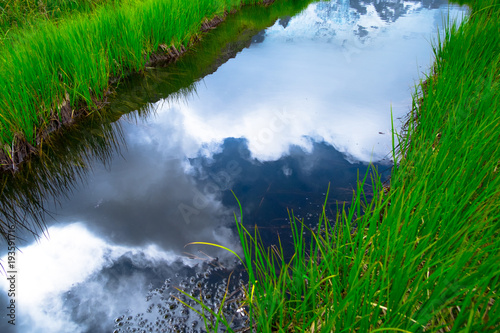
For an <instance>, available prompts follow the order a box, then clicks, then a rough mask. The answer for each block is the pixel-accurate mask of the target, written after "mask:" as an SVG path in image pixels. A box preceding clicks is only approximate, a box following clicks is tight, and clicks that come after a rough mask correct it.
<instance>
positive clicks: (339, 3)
mask: <svg viewBox="0 0 500 333" xmlns="http://www.w3.org/2000/svg"><path fill="white" fill-rule="evenodd" d="M273 6H277V7H275V8H274V9H272V8H273V7H271V9H269V8H258V7H248V8H245V9H243V10H242V11H241V12H240V13H238V14H235V15H230V16H229V17H228V19H227V20H226V22H225V23H223V24H222V25H221V26H220V27H218V28H217V29H216V30H214V31H212V32H211V33H210V34H209V35H207V36H206V37H205V38H204V39H203V41H202V42H201V43H199V44H198V45H196V46H195V47H194V50H192V51H190V52H189V53H188V54H186V55H185V56H184V57H183V58H181V59H180V60H179V61H178V62H177V63H175V64H174V65H171V66H168V67H166V68H154V69H153V68H151V69H147V70H146V71H145V72H144V73H141V74H137V75H133V76H132V77H131V78H129V79H128V80H126V81H124V82H122V83H121V84H120V85H119V87H118V89H117V93H116V94H115V95H114V96H112V97H111V99H110V101H109V105H108V109H109V112H108V114H107V115H106V116H104V117H93V118H92V117H91V118H89V119H87V120H86V121H84V122H83V123H82V124H80V125H79V126H77V127H76V128H73V129H71V130H69V131H67V133H64V135H63V136H62V137H61V138H60V139H59V140H56V142H55V143H54V144H53V145H52V146H50V147H47V148H46V149H45V150H44V156H42V158H41V159H39V160H37V161H33V163H32V166H31V167H26V168H24V169H23V170H22V171H21V172H20V173H19V175H17V176H16V177H17V179H14V177H11V176H8V177H7V176H6V177H4V178H5V179H3V180H2V181H3V184H4V185H3V187H4V190H3V191H4V192H3V196H4V199H3V203H2V210H3V212H4V213H3V215H4V216H3V218H4V219H5V218H6V219H9V218H12V219H14V218H22V219H25V220H26V221H28V223H29V224H30V225H32V226H34V227H35V229H36V226H37V225H38V224H40V223H45V227H46V229H44V230H45V231H44V233H43V234H41V235H40V237H38V239H37V240H36V241H35V240H34V238H37V237H36V236H35V237H34V236H33V235H32V233H30V232H29V231H27V230H18V233H19V237H23V238H24V239H25V241H24V242H20V243H19V244H18V246H19V248H20V253H19V255H18V267H19V275H18V276H19V280H18V285H17V290H18V291H19V292H18V295H17V303H18V308H17V325H16V328H17V332H113V331H114V330H115V331H116V332H126V331H128V330H127V329H130V331H132V328H135V329H137V331H140V330H139V329H146V328H148V329H149V328H151V331H154V332H156V331H158V332H163V331H165V332H170V331H175V330H173V327H174V326H173V325H174V324H175V325H178V326H176V328H177V329H178V330H179V331H180V332H187V331H189V330H191V329H192V330H193V331H196V332H201V329H202V325H201V324H200V323H198V324H196V322H194V320H195V319H194V318H190V316H191V317H192V316H193V314H189V313H184V312H182V309H181V307H178V308H177V310H178V312H175V311H174V310H176V309H174V308H176V306H175V305H172V304H173V303H172V302H171V301H172V300H168V299H166V298H167V297H163V296H162V295H161V294H162V293H164V294H165V295H167V293H168V290H169V288H171V286H173V285H178V286H182V285H185V286H187V285H188V284H196V283H198V282H200V281H202V283H204V284H206V286H207V288H208V289H209V288H210V285H208V284H207V283H213V286H215V287H214V288H217V281H219V283H220V281H222V280H223V279H224V278H227V276H226V274H227V272H229V271H231V270H232V269H233V268H234V267H237V266H238V265H237V263H235V258H234V256H232V255H231V254H230V253H227V252H226V251H223V250H221V249H217V248H212V247H208V246H187V247H186V244H188V243H190V242H195V241H203V242H212V243H217V244H221V245H223V246H226V247H229V248H231V249H234V250H235V251H239V249H240V246H239V239H238V237H237V234H236V229H235V219H234V215H233V213H234V212H237V211H238V206H237V202H236V200H235V199H234V197H233V194H232V193H231V191H230V190H232V191H233V192H234V193H235V194H236V196H237V197H238V198H239V200H240V202H241V204H242V207H243V223H244V224H245V225H246V226H248V227H249V228H252V226H255V225H257V226H258V227H259V230H262V235H263V239H264V241H265V242H266V243H268V244H269V245H271V244H272V243H273V242H275V241H276V240H277V235H279V236H280V237H281V239H282V240H283V239H285V240H286V239H289V237H290V235H289V230H290V229H289V224H288V223H289V221H288V213H287V209H288V210H289V211H293V212H294V214H295V215H296V216H297V217H298V218H301V219H304V221H305V222H306V223H307V224H308V225H310V226H314V224H315V223H317V221H318V215H319V214H320V213H321V207H322V205H323V203H324V202H325V196H326V191H327V188H328V184H331V185H330V186H331V187H330V191H329V194H328V201H327V205H326V206H327V212H328V213H329V214H331V216H332V217H334V216H335V212H336V207H337V204H343V203H346V204H349V202H350V200H351V197H352V192H353V189H354V188H356V181H357V179H358V173H359V174H361V175H363V174H364V173H365V172H366V170H367V168H368V167H369V165H370V163H372V164H373V167H374V168H376V169H377V170H378V171H379V172H380V173H381V174H382V177H387V176H388V173H389V171H390V168H391V165H392V156H391V154H390V151H391V142H392V141H391V140H392V137H391V126H392V125H391V110H392V116H393V118H394V120H395V126H396V129H398V128H400V127H401V121H402V119H404V117H405V115H407V114H408V112H409V111H410V108H411V96H412V94H413V93H414V86H415V83H416V82H418V80H419V79H423V78H425V74H426V73H428V72H429V68H430V66H431V63H432V49H431V41H432V40H433V38H434V36H436V34H437V29H438V28H442V26H443V22H444V21H445V20H446V18H447V17H455V18H459V17H461V16H462V15H463V14H464V13H465V12H464V9H462V8H460V7H456V6H452V5H448V4H447V2H446V1H442V0H423V1H399V0H390V1H389V0H387V1H384V0H376V1H372V0H366V1H358V0H351V1H346V0H332V1H323V2H316V3H312V4H309V5H307V4H306V5H304V1H302V2H301V1H295V2H293V1H290V4H289V5H279V4H275V5H273ZM34 170H36V172H34ZM368 192H369V188H368ZM16 205H17V206H16ZM5 253H6V250H5V247H3V248H2V249H0V255H2V256H3V259H2V260H3V261H4V262H5V261H6V257H5ZM222 267H224V268H222ZM205 275H206V276H205ZM4 280H5V279H1V280H0V286H1V288H2V289H3V290H7V282H6V281H4ZM236 280H237V279H236ZM166 281H167V282H166ZM8 301H9V299H8V298H7V296H6V293H3V292H2V295H1V297H0V308H2V309H5V308H6V306H7V304H8ZM155 302H156V303H155ZM162 302H163V303H162ZM168 302H170V303H168ZM161 304H163V305H161ZM165 304H167V305H168V306H165ZM167 307H170V310H172V311H171V312H170V313H171V314H170V315H168V311H167V309H166V308H167ZM3 312H5V311H3ZM3 312H2V313H1V314H0V316H1V317H2V322H1V323H0V331H1V332H11V331H12V332H16V330H12V328H13V327H11V326H9V325H8V324H7V317H5V314H4V313H3ZM172 316H173V317H175V316H185V317H186V320H184V321H182V322H181V321H179V322H175V321H172ZM169 318H170V321H169ZM187 318H190V319H189V320H188V319H187ZM155 322H158V324H155ZM182 323H185V325H186V326H182V325H183V324H182ZM153 324H154V325H153ZM148 325H149V326H148ZM179 325H181V326H179ZM187 327H189V330H188V328H187Z"/></svg>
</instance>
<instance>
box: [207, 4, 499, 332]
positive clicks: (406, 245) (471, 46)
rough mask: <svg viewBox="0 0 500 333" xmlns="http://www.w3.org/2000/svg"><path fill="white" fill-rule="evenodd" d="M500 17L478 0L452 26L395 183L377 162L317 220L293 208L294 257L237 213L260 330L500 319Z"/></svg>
mask: <svg viewBox="0 0 500 333" xmlns="http://www.w3.org/2000/svg"><path fill="white" fill-rule="evenodd" d="M498 17H500V4H499V2H498V1H496V0H481V1H476V2H474V4H473V5H472V14H471V15H470V17H469V18H468V19H467V20H466V21H465V22H464V23H463V24H462V25H461V26H459V27H457V26H456V25H454V24H449V25H448V26H447V28H446V31H445V34H444V38H443V39H442V40H439V41H438V44H437V45H436V46H435V55H436V60H435V65H434V68H433V74H432V75H430V76H429V77H428V78H427V79H426V80H425V81H424V82H421V84H420V86H419V87H418V91H417V93H416V94H415V96H414V109H413V112H412V114H411V115H410V119H409V121H408V126H407V130H406V132H405V133H404V134H403V135H401V136H398V135H395V136H394V138H395V139H394V147H393V151H394V155H395V156H394V158H395V160H397V163H396V166H395V167H394V170H393V173H392V177H391V181H390V187H384V186H382V184H381V182H380V178H379V177H378V176H377V175H376V173H375V174H374V176H373V178H372V184H373V191H374V198H373V200H371V201H370V202H368V200H367V199H366V196H365V193H364V191H363V186H364V184H365V183H366V182H367V179H368V178H369V177H368V176H369V174H367V175H365V176H364V178H363V179H362V180H361V181H360V183H359V185H358V188H357V191H356V192H355V194H354V197H353V200H352V202H353V204H352V205H351V207H340V208H339V213H338V214H337V216H335V217H334V219H333V221H331V220H329V219H328V217H327V216H326V214H325V211H323V214H322V216H321V218H320V221H319V226H318V228H317V231H313V230H308V228H307V227H306V226H305V225H304V224H303V223H302V222H301V221H299V220H297V219H294V218H293V216H292V219H291V220H292V221H293V222H292V223H291V227H292V231H293V239H294V245H295V252H294V254H293V256H292V257H291V259H286V254H285V253H283V250H282V246H281V244H279V245H278V246H274V247H271V248H269V249H266V248H264V247H263V246H262V242H261V241H260V238H259V234H258V232H255V233H254V234H250V233H249V232H248V231H247V230H246V229H245V228H244V227H243V225H242V224H240V223H238V222H237V225H238V228H239V234H240V238H241V244H242V246H243V250H244V254H245V259H244V263H245V266H246V269H247V271H248V274H249V284H248V286H247V290H246V295H247V296H246V304H247V310H248V315H249V320H250V322H249V326H250V327H254V329H255V331H256V332H311V333H312V332H334V331H335V332H336V331H338V332H499V331H500V302H499V301H500V300H499V296H498V293H499V291H500V265H499V263H500V238H499V233H500V177H499V173H500V146H499V144H498V142H499V140H500V114H499V111H498V110H499V109H500V94H499V84H500V83H499V82H500V68H499V64H500V24H499V21H498ZM240 213H241V212H240ZM292 215H293V213H292ZM304 231H308V232H309V234H310V235H311V236H310V237H309V236H308V237H306V236H304ZM309 238H310V240H309ZM221 308H222V307H221ZM204 310H206V312H205V314H207V313H211V314H212V315H215V316H216V317H217V322H215V323H211V324H210V325H212V327H215V326H214V325H221V324H223V325H226V326H229V325H230V319H229V318H224V316H223V314H222V312H220V311H219V309H210V308H208V307H205V308H204Z"/></svg>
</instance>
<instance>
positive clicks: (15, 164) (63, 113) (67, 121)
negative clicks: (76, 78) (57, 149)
mask: <svg viewBox="0 0 500 333" xmlns="http://www.w3.org/2000/svg"><path fill="white" fill-rule="evenodd" d="M274 1H275V0H264V1H263V3H262V5H264V6H269V5H271V4H272V3H273V2H274ZM234 12H236V10H233V11H232V12H231V14H232V13H234ZM228 14H229V13H228V12H226V13H224V14H223V15H222V16H215V17H214V18H213V19H211V20H206V21H205V22H203V23H202V25H201V28H200V35H197V36H194V38H193V39H192V42H191V43H190V44H189V45H188V48H189V47H190V46H192V45H193V44H195V43H197V42H198V41H199V40H201V34H204V33H207V32H209V31H210V30H212V29H215V28H216V27H217V26H218V25H219V24H221V23H222V22H223V21H224V20H225V18H226V16H227V15H228ZM187 50H188V49H187V48H186V47H184V46H181V47H180V48H176V47H175V46H173V45H171V46H168V45H166V44H161V45H160V47H159V49H158V51H156V52H154V53H153V54H151V55H150V57H149V60H148V62H147V63H146V67H163V66H168V65H169V64H171V63H173V62H175V61H177V60H178V59H179V58H180V57H181V56H182V55H183V54H184V53H185V52H187ZM125 76H126V75H125ZM120 79H121V78H117V77H111V78H110V79H109V82H110V84H111V85H113V84H115V83H116V82H118V81H119V80H120ZM110 93H111V90H106V91H105V92H104V93H103V96H104V97H103V98H101V99H98V98H94V99H93V103H94V105H88V104H87V103H85V102H82V101H80V102H78V103H77V105H76V106H74V107H72V106H71V103H70V100H69V96H68V95H67V96H66V99H65V100H64V101H63V102H62V103H61V104H60V106H59V107H58V109H57V110H52V112H51V114H52V116H51V118H50V120H49V122H48V124H47V125H46V127H45V128H43V129H41V130H40V131H39V132H38V133H37V137H36V146H33V145H32V144H30V143H29V142H27V141H26V140H25V139H24V138H23V137H21V136H19V137H18V136H16V137H15V138H14V141H13V143H12V146H11V147H6V146H4V149H1V150H0V172H2V171H3V172H5V171H11V172H15V171H17V170H18V169H19V165H20V164H21V163H23V162H24V161H26V160H28V159H29V157H30V156H31V155H33V154H37V153H38V152H39V150H40V149H41V147H42V142H43V141H45V140H47V139H49V137H50V134H51V133H53V132H55V131H59V130H61V129H62V128H65V127H68V126H71V125H72V124H74V123H75V122H76V121H77V120H78V118H80V117H84V116H87V115H89V114H90V113H92V112H95V111H99V110H100V109H102V108H103V107H104V105H106V104H107V97H108V96H109V95H110Z"/></svg>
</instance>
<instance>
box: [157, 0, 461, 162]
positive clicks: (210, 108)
mask: <svg viewBox="0 0 500 333" xmlns="http://www.w3.org/2000/svg"><path fill="white" fill-rule="evenodd" d="M409 4H413V5H412V7H411V8H410V9H409V14H406V15H403V16H401V17H399V18H398V19H397V20H396V21H395V22H393V23H387V22H386V21H384V20H382V19H380V18H379V17H378V16H377V15H376V14H377V13H376V12H375V9H374V6H373V5H368V6H367V14H366V15H361V16H360V15H359V14H358V15H356V12H355V11H354V10H353V9H349V10H346V11H345V12H344V13H343V15H344V16H342V15H340V16H339V12H336V11H333V10H332V11H330V13H329V14H328V11H326V9H328V8H330V7H328V5H325V4H323V3H317V4H312V5H310V6H309V7H308V9H307V10H306V11H305V12H303V13H302V14H300V15H298V16H296V17H294V18H292V19H291V20H290V21H289V22H288V25H287V26H286V28H284V27H283V26H282V25H280V23H279V22H277V23H276V24H275V25H274V26H273V27H271V28H269V29H267V30H266V33H265V36H264V40H263V42H261V43H254V44H252V45H251V46H250V48H248V49H245V50H243V51H242V52H241V53H240V54H239V55H238V56H237V57H236V58H235V59H231V60H229V61H228V62H227V63H225V64H224V65H222V66H221V67H220V68H219V69H218V70H217V71H216V72H215V73H214V74H212V75H209V76H207V77H205V78H204V79H203V81H202V82H201V83H200V84H198V86H197V92H196V94H194V95H192V96H189V97H188V98H187V100H186V101H183V102H175V101H174V102H170V103H165V104H164V105H163V106H162V107H161V108H160V109H159V112H160V113H161V112H167V111H170V112H179V113H181V114H182V115H183V117H184V121H183V123H182V126H183V131H184V132H185V134H186V136H187V137H190V138H194V139H195V141H196V142H197V143H198V145H202V144H206V143H210V142H222V140H223V139H224V138H227V137H236V138H238V137H245V138H247V139H248V141H249V147H250V150H251V153H252V155H253V156H254V157H255V158H258V159H260V160H263V161H264V160H276V159H278V158H279V157H281V156H283V155H285V154H286V153H287V152H288V149H289V147H290V145H300V146H302V147H304V148H305V149H310V147H311V145H310V141H309V140H308V139H306V137H310V138H313V139H315V140H317V141H321V140H324V141H326V142H327V143H329V144H331V145H332V146H334V147H335V148H337V149H338V150H339V151H341V152H343V153H344V154H346V156H348V157H349V158H350V159H351V160H352V161H364V162H369V161H378V160H381V159H383V158H384V157H387V156H388V153H389V152H390V150H391V134H390V133H391V108H392V112H393V116H394V119H395V125H396V127H397V128H399V127H400V121H399V120H398V118H400V117H403V116H404V115H406V114H407V113H408V112H409V110H410V107H411V94H412V93H413V92H414V88H413V87H414V84H415V82H416V81H418V79H419V77H420V76H423V75H421V73H426V72H428V69H429V66H430V63H431V60H432V52H431V44H430V40H431V38H433V36H434V35H435V33H436V27H437V26H440V25H441V22H442V19H443V18H442V15H443V14H442V13H443V11H437V10H427V9H422V8H420V6H418V4H417V5H415V4H414V3H411V2H410V3H409ZM318 7H320V9H321V10H319V9H318ZM418 9H420V10H418ZM325 13H327V14H325ZM459 13H461V10H460V9H456V10H455V9H452V10H450V15H451V16H452V17H457V16H459ZM342 18H343V19H342ZM346 23H347V25H345V24H346ZM362 24H364V25H367V27H366V29H365V30H366V31H368V34H367V35H366V36H364V37H360V36H359V29H360V28H359V26H360V25H362ZM380 133H383V134H380Z"/></svg>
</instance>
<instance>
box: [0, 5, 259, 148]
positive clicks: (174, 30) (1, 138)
mask: <svg viewBox="0 0 500 333" xmlns="http://www.w3.org/2000/svg"><path fill="white" fill-rule="evenodd" d="M260 2H261V1H260V0H259V1H257V0H200V1H181V0H163V1H162V0H128V1H123V4H121V5H117V3H116V2H114V1H108V2H103V3H102V4H101V5H100V6H94V7H93V10H92V11H91V12H83V13H75V14H74V15H70V16H67V17H65V18H64V19H61V20H57V21H51V20H39V21H37V23H36V25H35V26H34V27H33V28H26V29H23V30H22V37H20V38H15V39H12V40H10V39H6V40H4V43H3V45H2V49H1V50H0V63H1V65H0V146H1V147H2V149H3V151H4V153H5V154H6V155H7V156H12V155H14V153H15V152H16V151H15V150H16V148H15V147H16V146H18V145H19V144H22V143H28V144H30V145H32V146H36V144H37V143H39V142H37V141H40V133H42V132H44V131H45V130H46V129H47V128H48V127H49V124H50V122H51V121H57V120H61V114H60V110H59V106H60V105H61V104H62V103H63V102H65V101H66V100H67V98H68V97H69V100H70V101H71V104H72V107H73V109H74V110H78V109H79V108H81V107H84V106H86V107H89V108H92V107H95V105H96V101H98V100H100V99H102V97H103V95H104V94H105V92H106V91H108V89H109V79H110V77H112V76H114V77H116V76H121V75H123V74H126V73H129V72H136V71H140V70H141V69H143V68H144V65H145V64H146V63H147V61H148V58H149V56H150V55H151V53H152V52H154V51H156V50H158V48H159V47H160V46H162V45H166V46H170V45H174V46H175V47H177V48H179V47H180V46H181V45H184V46H186V45H188V44H190V42H191V41H192V40H193V39H194V38H197V36H198V35H199V34H200V27H201V24H202V23H203V22H204V21H205V20H206V19H210V18H212V17H214V16H215V15H221V14H223V13H224V12H225V11H228V10H231V9H237V8H239V7H240V6H241V5H244V4H256V3H260ZM82 3H83V2H82Z"/></svg>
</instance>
